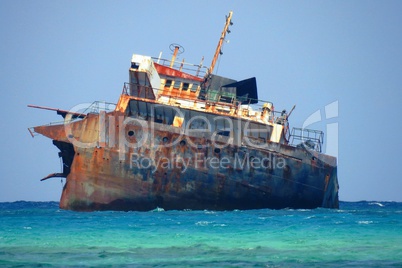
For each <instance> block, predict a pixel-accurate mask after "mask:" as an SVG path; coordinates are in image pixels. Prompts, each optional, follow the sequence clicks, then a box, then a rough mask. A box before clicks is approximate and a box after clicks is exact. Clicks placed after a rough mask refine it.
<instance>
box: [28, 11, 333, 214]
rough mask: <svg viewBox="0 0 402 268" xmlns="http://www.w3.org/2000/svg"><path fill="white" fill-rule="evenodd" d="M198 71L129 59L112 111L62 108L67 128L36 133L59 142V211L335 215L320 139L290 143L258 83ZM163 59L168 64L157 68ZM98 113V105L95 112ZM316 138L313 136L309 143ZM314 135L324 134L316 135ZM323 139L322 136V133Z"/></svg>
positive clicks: (329, 164)
mask: <svg viewBox="0 0 402 268" xmlns="http://www.w3.org/2000/svg"><path fill="white" fill-rule="evenodd" d="M230 18H231V13H230V16H229V17H227V19H226V25H225V29H224V31H223V32H222V36H221V39H220V41H219V43H218V48H217V53H215V56H214V60H213V62H212V64H211V67H210V68H209V69H207V70H206V71H205V72H204V73H202V71H201V67H202V64H199V65H191V66H192V67H195V69H194V70H192V71H194V72H193V73H191V72H190V71H189V69H188V68H186V66H185V67H184V68H183V65H184V61H183V62H181V63H180V64H177V62H175V60H176V56H177V55H178V54H179V53H180V46H178V45H174V46H173V49H172V51H173V57H172V59H171V60H162V59H161V58H160V57H159V58H151V57H148V56H141V55H136V54H135V55H133V58H132V60H131V67H130V69H129V80H130V81H129V83H126V84H125V85H124V87H123V92H122V94H121V95H120V98H119V101H118V103H117V104H116V105H115V107H113V109H90V110H84V111H83V110H82V109H79V108H76V109H70V110H69V111H64V110H59V109H52V108H47V107H38V106H34V107H35V108H45V109H50V110H54V111H57V113H58V114H60V115H62V116H63V118H64V122H63V123H60V124H49V125H42V126H37V127H33V128H31V129H30V132H31V134H33V135H34V134H42V135H44V136H46V137H48V138H50V139H52V140H53V144H54V145H55V146H57V147H58V148H59V150H60V152H59V157H61V158H62V161H63V170H62V171H61V172H60V173H52V174H50V175H48V176H47V177H45V178H44V179H43V180H45V179H49V178H52V177H65V178H66V182H65V185H64V188H63V191H62V196H61V199H60V207H61V208H63V209H69V210H76V211H93V210H125V211H127V210H138V211H149V210H153V209H155V208H163V209H165V210H183V209H192V210H194V209H195V210H199V209H209V210H232V209H260V208H272V209H281V208H316V207H325V208H338V207H339V201H338V188H339V187H338V179H337V159H336V158H335V157H332V156H329V155H325V154H323V153H321V145H322V137H321V136H320V135H321V132H310V131H308V130H304V129H301V133H302V134H301V135H295V134H293V136H294V137H298V138H299V140H300V141H301V143H300V144H298V145H294V144H291V143H290V142H289V138H290V131H289V127H288V117H289V115H287V114H286V113H285V112H284V111H282V112H281V113H278V112H276V111H274V109H273V105H272V103H270V102H264V104H263V105H262V106H259V107H256V106H254V108H253V107H252V106H253V105H257V104H258V103H259V100H258V96H257V89H256V81H255V78H252V79H246V80H241V81H236V80H233V79H229V78H225V77H220V76H217V75H213V74H212V73H213V66H214V65H215V61H216V58H217V57H218V56H219V53H218V51H220V46H221V44H222V41H223V40H224V37H225V34H226V32H227V27H228V26H229V25H230V23H231V21H230ZM161 61H162V63H161ZM92 108H93V107H92ZM310 133H314V134H315V135H314V136H312V137H310V135H309V134H310ZM317 133H319V134H320V135H319V136H318V138H317V135H316V134H317ZM322 135H323V134H322Z"/></svg>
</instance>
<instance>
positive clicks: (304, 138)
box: [289, 128, 324, 153]
mask: <svg viewBox="0 0 402 268" xmlns="http://www.w3.org/2000/svg"><path fill="white" fill-rule="evenodd" d="M289 141H290V144H291V145H293V146H297V147H304V148H307V149H311V150H314V151H317V152H319V153H321V151H322V144H323V142H324V132H322V131H320V130H313V129H307V128H293V129H292V132H291V134H290V140H289Z"/></svg>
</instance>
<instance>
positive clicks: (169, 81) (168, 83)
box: [165, 79, 172, 87]
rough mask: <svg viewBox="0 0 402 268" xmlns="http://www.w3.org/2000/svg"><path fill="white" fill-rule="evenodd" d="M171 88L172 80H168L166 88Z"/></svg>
mask: <svg viewBox="0 0 402 268" xmlns="http://www.w3.org/2000/svg"><path fill="white" fill-rule="evenodd" d="M171 86H172V80H170V79H166V82H165V87H171Z"/></svg>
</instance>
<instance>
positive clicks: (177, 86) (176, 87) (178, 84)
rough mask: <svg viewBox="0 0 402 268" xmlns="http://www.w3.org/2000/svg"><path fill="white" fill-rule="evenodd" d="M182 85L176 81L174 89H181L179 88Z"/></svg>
mask: <svg viewBox="0 0 402 268" xmlns="http://www.w3.org/2000/svg"><path fill="white" fill-rule="evenodd" d="M180 84H181V82H180V81H174V84H173V88H174V89H179V88H180Z"/></svg>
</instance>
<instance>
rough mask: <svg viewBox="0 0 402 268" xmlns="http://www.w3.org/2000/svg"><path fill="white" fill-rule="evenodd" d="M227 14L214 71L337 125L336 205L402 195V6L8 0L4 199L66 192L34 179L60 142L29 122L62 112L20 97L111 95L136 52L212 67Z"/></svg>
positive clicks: (56, 167)
mask: <svg viewBox="0 0 402 268" xmlns="http://www.w3.org/2000/svg"><path fill="white" fill-rule="evenodd" d="M230 10H232V11H233V22H234V25H233V26H232V27H231V34H230V35H229V36H228V37H227V39H228V40H229V42H228V43H225V45H224V48H223V53H224V54H223V56H222V57H221V58H220V60H219V62H218V64H217V66H216V67H215V70H216V71H217V73H218V74H219V75H222V76H227V77H231V78H233V79H236V80H241V79H246V78H249V77H254V76H255V77H256V78H257V85H258V88H259V97H260V99H264V100H269V101H272V102H273V103H274V105H275V108H276V109H277V110H279V109H288V110H289V109H291V107H292V106H293V105H294V104H296V105H297V107H296V109H295V111H294V112H293V113H292V116H291V118H290V123H291V126H295V127H300V126H302V125H303V123H304V122H305V121H306V120H307V119H308V118H309V116H310V115H312V114H314V113H315V112H316V111H319V113H320V115H321V118H322V120H321V121H320V122H318V123H315V124H313V125H312V126H311V127H312V128H318V129H320V130H323V131H327V127H328V126H329V125H332V126H337V127H338V134H339V135H338V136H337V137H335V136H334V135H335V133H334V132H333V131H331V128H330V131H329V135H328V136H326V137H325V139H328V140H329V141H336V140H337V141H338V146H336V147H337V148H335V149H336V150H334V148H332V149H331V151H336V153H337V155H338V177H339V183H340V199H341V200H344V201H357V200H378V201H390V200H392V201H402V190H401V189H402V176H401V171H400V170H401V169H400V160H401V159H402V158H401V152H402V142H401V139H400V135H401V133H402V124H401V121H402V120H401V119H400V117H401V116H402V112H401V110H400V105H401V104H400V103H401V101H402V90H401V87H402V31H401V26H402V16H401V15H400V14H401V13H402V2H400V1H265V0H264V1H75V0H73V1H20V0H17V1H7V0H3V1H0V36H1V41H0V62H1V64H0V90H1V94H2V98H1V100H2V104H1V105H0V109H1V114H2V117H1V118H0V126H1V132H0V143H1V148H2V153H1V154H0V202H2V201H16V200H29V201H50V200H54V201H58V200H59V197H60V194H61V189H62V184H61V183H60V180H58V179H51V180H48V181H45V182H40V181H39V180H40V179H41V178H43V177H44V176H46V175H48V174H49V173H53V172H60V170H61V166H60V160H59V158H58V156H57V153H58V150H57V148H56V147H55V146H53V145H52V143H51V140H49V139H47V138H45V137H42V136H37V137H35V138H32V137H31V136H30V134H29V132H28V130H27V128H28V127H31V126H36V125H41V124H46V123H49V122H54V121H58V120H60V119H61V117H59V116H58V115H56V113H54V112H50V111H43V110H37V109H30V108H27V104H36V105H43V106H51V107H56V108H61V109H67V110H68V109H70V108H72V107H73V106H75V105H77V104H80V103H86V102H92V101H96V100H103V101H108V102H117V100H118V97H119V94H120V92H121V89H122V86H123V83H124V82H127V81H128V68H129V66H130V59H131V55H132V54H133V53H137V54H144V55H150V56H158V54H159V52H161V51H162V52H163V57H165V58H170V57H171V54H170V50H169V45H170V44H171V43H179V44H181V45H182V46H183V47H184V48H185V53H184V54H182V55H180V56H181V58H185V60H186V61H188V62H193V63H199V62H200V60H201V57H202V56H205V61H204V62H205V64H206V65H209V64H210V62H211V60H212V56H213V54H214V51H215V47H216V44H217V42H218V39H219V36H220V33H221V31H222V28H223V25H224V20H225V15H226V14H228V13H229V11H230ZM334 102H337V106H336V107H337V108H336V109H337V110H336V113H335V116H334V117H332V118H328V114H326V113H325V107H326V106H328V105H330V104H333V103H334ZM332 107H334V106H332ZM326 134H327V133H326ZM328 148H329V147H328Z"/></svg>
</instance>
